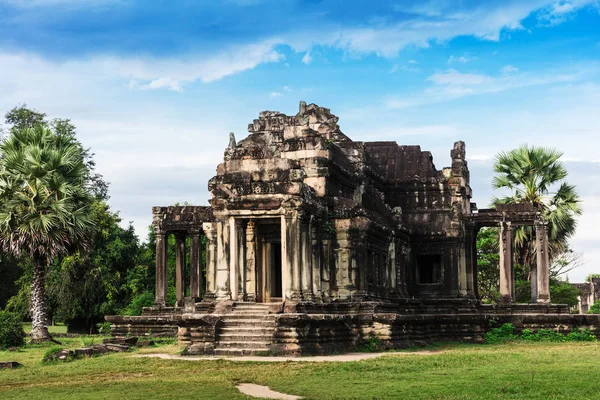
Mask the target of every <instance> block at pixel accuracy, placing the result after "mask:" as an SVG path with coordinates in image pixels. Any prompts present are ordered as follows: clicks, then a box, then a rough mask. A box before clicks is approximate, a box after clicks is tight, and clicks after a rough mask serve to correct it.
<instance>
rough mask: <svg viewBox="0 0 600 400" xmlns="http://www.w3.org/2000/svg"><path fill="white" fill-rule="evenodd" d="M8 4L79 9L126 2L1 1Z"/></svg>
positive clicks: (27, 6)
mask: <svg viewBox="0 0 600 400" xmlns="http://www.w3.org/2000/svg"><path fill="white" fill-rule="evenodd" d="M2 3H6V4H10V5H12V6H15V7H20V8H34V7H54V6H69V7H77V8H89V7H92V8H93V7H101V6H107V5H111V4H123V3H124V0H85V1H82V0H0V4H2Z"/></svg>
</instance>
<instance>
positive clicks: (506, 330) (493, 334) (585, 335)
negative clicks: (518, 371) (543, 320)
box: [485, 324, 597, 343]
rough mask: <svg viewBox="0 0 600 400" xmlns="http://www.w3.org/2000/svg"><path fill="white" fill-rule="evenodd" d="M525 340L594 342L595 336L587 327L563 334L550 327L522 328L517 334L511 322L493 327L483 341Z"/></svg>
mask: <svg viewBox="0 0 600 400" xmlns="http://www.w3.org/2000/svg"><path fill="white" fill-rule="evenodd" d="M519 339H520V340H527V341H531V342H595V341H596V340H597V339H596V336H595V335H594V334H593V333H592V331H590V330H589V329H584V330H583V331H581V330H579V328H573V330H572V331H571V332H569V333H568V334H566V335H564V334H562V333H559V332H555V331H553V330H552V329H538V331H537V332H534V331H532V330H531V329H523V332H521V334H520V335H519V334H518V333H516V329H515V327H514V326H513V324H504V325H502V326H501V327H499V328H493V329H491V330H490V331H489V332H487V333H486V334H485V343H503V342H508V341H513V340H519Z"/></svg>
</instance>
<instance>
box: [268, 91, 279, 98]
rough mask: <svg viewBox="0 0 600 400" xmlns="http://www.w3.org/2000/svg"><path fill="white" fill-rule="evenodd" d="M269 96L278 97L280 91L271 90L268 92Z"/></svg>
mask: <svg viewBox="0 0 600 400" xmlns="http://www.w3.org/2000/svg"><path fill="white" fill-rule="evenodd" d="M269 96H271V97H279V96H281V92H271V93H269Z"/></svg>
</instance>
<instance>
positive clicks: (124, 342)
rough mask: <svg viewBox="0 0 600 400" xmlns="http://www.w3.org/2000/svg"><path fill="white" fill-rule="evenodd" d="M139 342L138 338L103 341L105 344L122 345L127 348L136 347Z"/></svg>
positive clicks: (117, 338)
mask: <svg viewBox="0 0 600 400" xmlns="http://www.w3.org/2000/svg"><path fill="white" fill-rule="evenodd" d="M137 342H138V338H137V337H114V338H108V339H104V340H102V343H104V344H121V345H127V346H135V344H136V343H137Z"/></svg>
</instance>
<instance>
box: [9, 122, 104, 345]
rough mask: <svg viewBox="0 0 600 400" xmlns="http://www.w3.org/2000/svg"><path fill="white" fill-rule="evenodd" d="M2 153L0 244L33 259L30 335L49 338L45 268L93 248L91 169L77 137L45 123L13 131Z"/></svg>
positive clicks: (10, 250)
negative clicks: (75, 139)
mask: <svg viewBox="0 0 600 400" xmlns="http://www.w3.org/2000/svg"><path fill="white" fill-rule="evenodd" d="M0 152H1V153H2V158H0V247H1V248H2V250H3V251H4V252H5V253H6V254H11V255H13V256H14V257H21V256H26V257H28V258H29V259H30V260H31V261H32V262H33V278H32V283H31V315H32V322H33V326H32V331H31V337H32V339H34V340H47V339H49V334H48V329H47V315H46V299H45V279H46V268H47V267H48V266H49V265H50V264H51V263H52V262H53V260H54V259H55V258H56V257H59V256H63V255H67V254H70V253H73V252H75V251H88V250H89V249H90V248H91V232H92V231H93V228H94V223H93V220H92V219H91V218H90V205H91V204H92V202H93V198H92V196H91V192H90V190H89V185H88V181H87V178H88V177H89V175H88V168H87V166H86V165H85V163H84V159H83V155H82V154H81V152H80V149H79V148H78V146H77V144H76V142H75V141H74V140H73V138H70V137H68V136H65V135H61V134H57V133H55V132H53V131H52V130H51V129H49V128H48V127H47V126H46V125H44V124H37V125H35V126H33V127H23V126H19V127H17V128H13V129H11V132H10V135H9V136H8V137H7V138H6V139H5V140H3V141H2V143H0Z"/></svg>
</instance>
